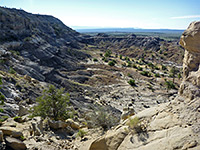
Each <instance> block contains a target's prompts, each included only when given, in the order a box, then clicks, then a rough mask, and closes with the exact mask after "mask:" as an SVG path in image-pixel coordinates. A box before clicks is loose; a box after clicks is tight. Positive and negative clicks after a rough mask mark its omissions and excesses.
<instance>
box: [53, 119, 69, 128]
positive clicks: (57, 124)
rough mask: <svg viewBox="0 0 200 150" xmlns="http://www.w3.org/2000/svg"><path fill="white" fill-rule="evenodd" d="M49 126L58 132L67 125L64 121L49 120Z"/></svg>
mask: <svg viewBox="0 0 200 150" xmlns="http://www.w3.org/2000/svg"><path fill="white" fill-rule="evenodd" d="M49 126H50V127H51V128H52V129H55V130H58V129H63V128H66V127H67V124H66V123H65V122H64V121H60V120H59V121H55V120H49Z"/></svg>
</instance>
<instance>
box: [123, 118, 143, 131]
mask: <svg viewBox="0 0 200 150" xmlns="http://www.w3.org/2000/svg"><path fill="white" fill-rule="evenodd" d="M126 124H127V125H128V126H129V129H130V130H131V132H132V133H141V132H144V130H145V126H144V125H142V123H141V121H140V119H139V118H138V117H134V118H129V120H128V121H127V123H126Z"/></svg>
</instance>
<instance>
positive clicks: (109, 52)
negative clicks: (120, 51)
mask: <svg viewBox="0 0 200 150" xmlns="http://www.w3.org/2000/svg"><path fill="white" fill-rule="evenodd" d="M111 54H112V52H111V50H107V51H106V53H105V54H104V56H105V57H110V56H111Z"/></svg>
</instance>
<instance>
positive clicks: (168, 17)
mask: <svg viewBox="0 0 200 150" xmlns="http://www.w3.org/2000/svg"><path fill="white" fill-rule="evenodd" d="M0 6H6V7H9V8H21V9H23V10H25V11H27V12H31V13H35V14H48V15H53V16H55V17H57V18H59V19H61V20H62V21H63V22H64V23H65V24H66V25H67V26H70V27H74V26H87V27H137V28H147V29H159V28H165V29H166V28H168V29H185V28H187V26H188V25H189V23H190V22H192V21H195V20H200V0H0Z"/></svg>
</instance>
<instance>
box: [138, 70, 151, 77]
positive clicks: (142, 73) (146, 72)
mask: <svg viewBox="0 0 200 150" xmlns="http://www.w3.org/2000/svg"><path fill="white" fill-rule="evenodd" d="M140 74H141V75H143V76H146V77H151V73H150V72H148V71H142V72H141V73H140Z"/></svg>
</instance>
